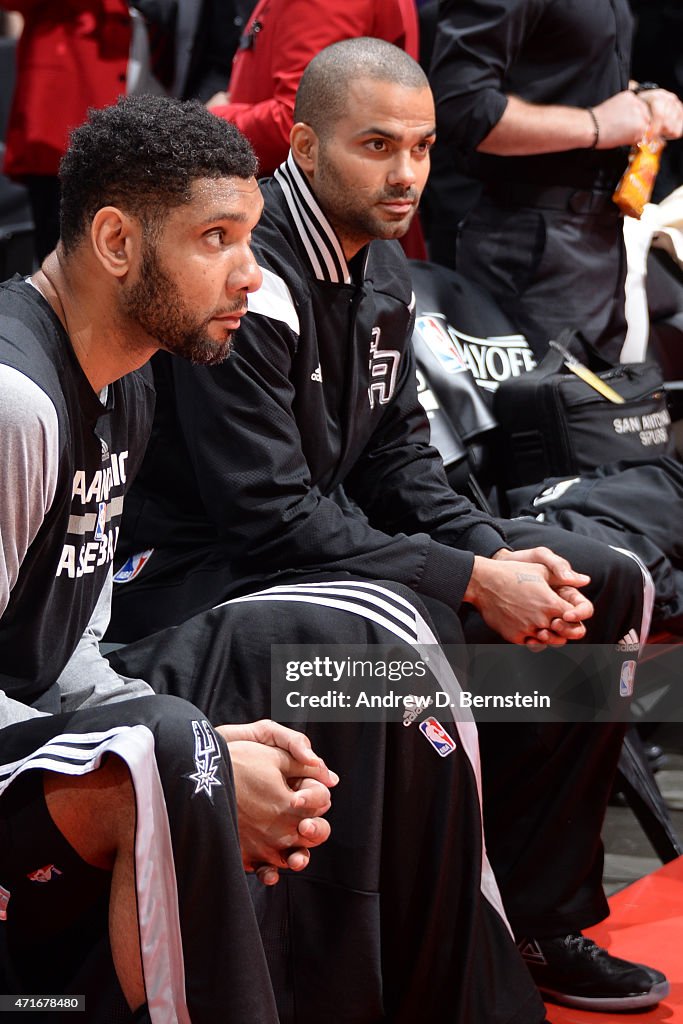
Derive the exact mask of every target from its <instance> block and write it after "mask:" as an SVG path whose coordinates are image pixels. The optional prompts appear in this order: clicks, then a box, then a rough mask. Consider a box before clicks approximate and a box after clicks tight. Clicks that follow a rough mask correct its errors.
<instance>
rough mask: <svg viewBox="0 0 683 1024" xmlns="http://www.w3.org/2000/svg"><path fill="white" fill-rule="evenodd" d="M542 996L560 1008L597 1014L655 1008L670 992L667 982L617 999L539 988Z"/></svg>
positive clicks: (661, 982)
mask: <svg viewBox="0 0 683 1024" xmlns="http://www.w3.org/2000/svg"><path fill="white" fill-rule="evenodd" d="M539 991H540V992H541V994H542V995H543V996H546V997H547V998H548V999H552V1000H553V1002H555V1003H560V1005H562V1006H571V1007H572V1008H573V1009H575V1010H595V1011H596V1012H597V1013H604V1012H605V1011H606V1010H607V1011H611V1012H613V1013H619V1011H620V1010H640V1009H646V1008H647V1007H649V1006H655V1004H656V1003H659V1002H660V1001H661V1000H662V999H666V997H667V996H668V994H669V991H670V985H669V982H668V981H660V983H659V984H658V985H653V986H652V988H651V989H650V991H649V992H640V993H639V994H638V995H632V996H620V997H619V998H616V999H615V998H614V997H612V998H610V997H605V998H604V999H600V998H599V997H597V996H570V995H567V994H566V992H553V990H552V989H549V988H543V987H541V986H539Z"/></svg>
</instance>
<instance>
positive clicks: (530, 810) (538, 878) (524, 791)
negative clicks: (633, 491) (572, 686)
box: [463, 519, 653, 938]
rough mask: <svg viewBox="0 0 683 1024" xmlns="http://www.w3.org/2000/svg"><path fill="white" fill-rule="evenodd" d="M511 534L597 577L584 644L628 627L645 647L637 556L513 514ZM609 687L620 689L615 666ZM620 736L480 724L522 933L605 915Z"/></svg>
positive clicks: (499, 854) (535, 662) (496, 838)
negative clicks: (606, 824)
mask: <svg viewBox="0 0 683 1024" xmlns="http://www.w3.org/2000/svg"><path fill="white" fill-rule="evenodd" d="M506 531H507V533H508V537H509V540H510V545H511V547H513V548H516V549H518V550H521V549H522V548H528V547H535V546H538V545H545V546H546V547H549V548H551V549H552V550H553V551H555V552H556V553H557V554H560V555H563V556H564V557H565V558H567V559H568V560H569V562H571V564H572V566H573V567H574V568H575V569H576V570H577V571H579V572H584V573H587V574H588V575H589V576H591V583H590V584H589V585H588V586H587V587H586V588H584V592H585V593H586V595H587V596H588V597H589V598H590V600H591V601H592V602H593V604H594V607H595V614H594V616H593V618H592V619H591V620H590V621H589V622H587V623H586V626H587V636H586V640H585V642H586V643H587V644H608V645H610V646H611V647H615V646H616V645H617V644H618V643H619V641H620V640H621V639H622V638H623V637H625V636H626V635H627V634H628V633H629V632H630V631H631V630H635V632H636V633H637V634H638V636H639V638H640V643H641V644H643V643H645V640H646V637H647V631H648V629H649V608H650V607H651V604H652V597H653V594H652V592H651V585H650V584H649V580H648V581H647V582H648V588H647V589H648V593H647V597H646V598H644V577H643V571H642V570H641V568H640V565H639V563H637V562H636V561H635V560H634V559H633V558H630V557H628V556H626V555H624V554H622V553H620V552H617V551H615V550H613V549H612V548H609V547H607V546H606V545H604V544H599V543H597V542H594V541H592V540H590V539H589V538H587V537H582V536H579V535H577V534H573V533H569V532H568V531H566V530H561V529H558V528H557V527H553V526H544V525H543V524H542V523H536V522H534V521H533V520H523V519H520V520H512V521H510V522H509V523H506ZM644 601H645V605H646V607H645V608H644ZM463 625H464V630H465V636H466V638H467V639H468V641H470V642H476V643H494V642H495V641H496V637H495V635H494V634H493V633H492V632H491V631H490V630H488V629H487V627H485V626H484V625H483V623H482V621H481V619H479V617H478V616H476V615H474V614H468V615H466V616H464V618H463ZM544 657H546V655H545V654H543V653H541V654H531V653H530V654H529V655H528V659H527V661H528V664H527V665H526V667H525V671H526V672H527V673H538V676H539V680H543V681H544V683H545V686H544V689H547V679H545V678H544V676H545V675H546V674H547V671H548V670H547V667H545V666H544V661H543V659H544ZM634 657H637V654H633V653H625V654H624V659H632V658H634ZM606 685H610V686H612V687H615V688H616V690H617V692H618V687H619V669H618V667H617V669H616V671H615V673H614V676H613V678H611V679H610V680H609V681H608V682H607V684H606ZM636 688H637V682H636ZM511 689H514V687H513V686H511ZM623 736H624V726H623V725H622V724H618V723H615V724H604V725H602V724H601V725H594V724H590V723H580V722H579V723H562V722H560V723H529V724H528V725H527V724H514V725H513V724H511V725H506V724H504V723H503V724H498V723H494V724H483V725H480V727H479V742H480V748H481V757H482V778H483V792H484V823H485V830H486V843H487V849H488V854H489V858H490V860H491V864H492V866H493V869H494V872H495V874H496V878H497V880H498V884H499V886H500V889H501V894H502V896H503V903H504V906H505V910H506V912H507V914H508V918H509V920H510V923H511V925H512V928H513V931H514V932H515V934H516V935H517V936H518V938H521V937H523V936H526V937H535V938H541V937H545V936H549V935H559V934H566V933H568V932H570V931H578V930H581V929H582V928H587V927H589V926H590V925H592V924H595V923H596V922H598V921H601V920H602V919H603V918H604V917H606V916H607V914H608V912H609V910H608V907H607V902H606V900H605V895H604V892H603V889H602V867H603V848H602V842H601V838H600V832H601V828H602V823H603V820H604V816H605V810H606V807H607V801H608V799H609V795H610V792H611V788H612V782H613V779H614V774H615V772H616V767H617V762H618V759H619V753H620V750H621V745H622V740H623Z"/></svg>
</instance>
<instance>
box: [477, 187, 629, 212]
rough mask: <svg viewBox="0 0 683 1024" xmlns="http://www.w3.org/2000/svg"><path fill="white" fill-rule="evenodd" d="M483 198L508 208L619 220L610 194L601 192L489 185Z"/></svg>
mask: <svg viewBox="0 0 683 1024" xmlns="http://www.w3.org/2000/svg"><path fill="white" fill-rule="evenodd" d="M484 195H485V196H489V197H490V198H491V199H495V200H496V202H499V203H505V204H509V205H512V206H538V207H541V208H543V207H545V209H547V210H571V211H572V213H591V214H597V213H613V214H614V216H615V217H617V216H619V211H618V209H617V207H616V206H615V204H614V203H613V202H612V193H611V192H605V191H604V190H597V189H596V190H592V189H580V188H571V187H570V186H563V185H557V186H550V187H549V188H544V187H543V186H542V185H520V184H516V183H515V182H510V183H505V182H495V183H494V182H491V183H488V184H486V185H485V186H484Z"/></svg>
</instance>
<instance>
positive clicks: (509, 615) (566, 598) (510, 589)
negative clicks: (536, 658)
mask: <svg viewBox="0 0 683 1024" xmlns="http://www.w3.org/2000/svg"><path fill="white" fill-rule="evenodd" d="M588 583H590V576H586V575H585V574H584V573H579V572H575V571H574V569H572V567H571V565H570V564H569V562H568V561H567V560H566V559H565V558H561V557H560V556H559V555H556V554H555V553H554V552H553V551H551V550H550V549H549V548H546V547H537V548H528V549H525V550H523V551H509V550H507V549H506V548H501V549H500V550H499V551H497V552H496V553H495V554H494V555H493V556H492V557H491V558H482V557H481V556H479V555H476V556H475V559H474V567H473V569H472V576H471V577H470V582H469V584H468V587H467V590H466V591H465V595H464V598H463V600H464V601H467V602H469V603H470V604H472V605H474V607H475V608H476V609H477V610H478V612H479V614H480V615H481V616H482V618H483V619H484V621H485V622H486V623H487V625H489V626H490V627H491V629H493V630H495V631H496V633H499V634H500V636H502V637H503V639H504V640H507V641H509V642H510V643H513V644H525V645H526V646H527V647H529V648H530V649H532V650H537V651H541V650H544V649H545V648H546V647H557V646H562V645H563V644H566V643H567V641H568V640H581V639H582V638H583V637H584V636H585V635H586V627H585V626H584V622H585V621H586V620H587V619H590V618H591V616H592V614H593V605H592V604H591V602H590V601H589V600H588V598H587V597H584V595H583V594H582V593H581V590H580V588H581V587H585V586H586V585H587V584H588Z"/></svg>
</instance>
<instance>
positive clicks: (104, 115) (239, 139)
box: [59, 96, 258, 252]
mask: <svg viewBox="0 0 683 1024" xmlns="http://www.w3.org/2000/svg"><path fill="white" fill-rule="evenodd" d="M257 172H258V162H257V160H256V157H255V155H254V151H253V149H252V148H251V145H250V144H249V142H248V141H247V140H246V139H245V137H244V136H243V135H242V133H241V132H240V131H239V130H238V129H237V128H236V127H235V126H234V125H233V124H230V122H228V121H224V120H223V119H222V118H219V117H216V116H215V115H214V114H211V113H209V111H208V110H207V109H206V108H205V107H204V106H202V104H201V103H199V102H198V101H197V100H190V101H186V102H183V101H181V100H174V99H169V98H168V97H165V96H126V97H123V98H121V99H120V100H119V101H118V103H117V104H116V105H115V106H111V107H104V108H102V109H100V110H94V109H91V110H89V111H88V118H87V121H86V122H85V123H84V124H82V125H80V126H79V127H78V128H76V129H74V131H73V132H72V133H71V138H70V140H69V148H68V150H67V152H66V154H65V156H64V157H63V159H62V162H61V164H60V167H59V180H60V186H61V210H60V227H61V232H60V234H61V240H62V245H63V246H64V249H65V251H66V252H69V251H70V250H72V249H73V248H74V247H75V246H76V245H77V244H78V242H79V241H80V240H81V239H82V238H83V236H84V235H85V233H86V232H87V231H88V230H89V228H90V223H91V222H92V218H93V217H94V216H95V214H96V213H97V211H98V210H99V209H101V208H102V207H103V206H120V207H121V208H122V209H123V210H125V211H126V212H129V213H130V214H132V215H133V216H135V217H137V218H138V219H139V220H140V221H141V222H142V223H143V224H144V225H145V227H147V228H153V227H155V226H156V225H157V224H158V223H159V222H160V220H161V219H162V218H163V216H164V214H165V213H166V212H167V211H168V209H169V208H171V207H174V206H180V205H181V204H182V203H186V202H189V201H190V198H191V187H192V183H193V182H194V181H195V180H196V179H198V178H223V177H237V178H244V179H247V178H251V177H254V176H255V175H256V174H257Z"/></svg>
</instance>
